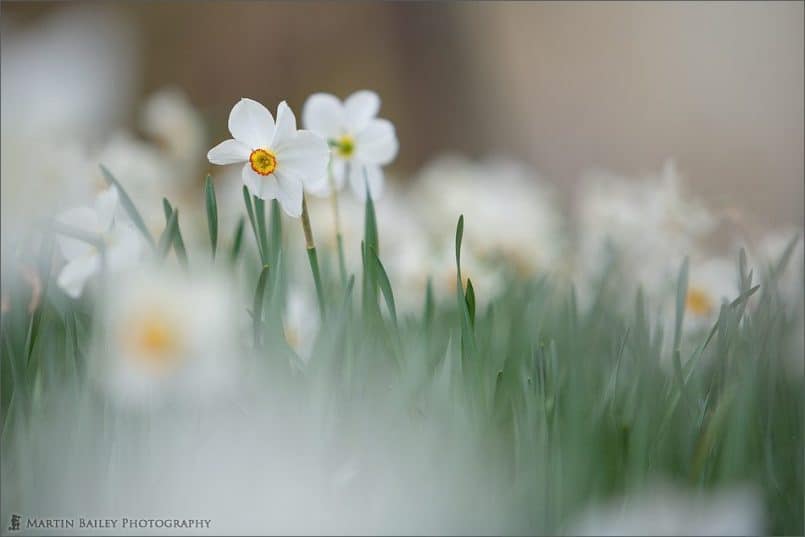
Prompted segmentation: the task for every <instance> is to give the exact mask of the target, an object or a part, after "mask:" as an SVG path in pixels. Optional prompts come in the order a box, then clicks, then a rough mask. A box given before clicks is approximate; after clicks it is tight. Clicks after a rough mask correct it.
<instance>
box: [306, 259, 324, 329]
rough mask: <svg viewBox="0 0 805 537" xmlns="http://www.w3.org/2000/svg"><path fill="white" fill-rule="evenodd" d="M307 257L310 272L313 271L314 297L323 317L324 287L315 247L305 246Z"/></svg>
mask: <svg viewBox="0 0 805 537" xmlns="http://www.w3.org/2000/svg"><path fill="white" fill-rule="evenodd" d="M307 258H308V261H309V262H310V272H312V273H313V283H314V284H315V285H316V297H317V298H318V301H319V313H320V314H321V316H322V317H324V289H323V288H322V284H321V272H320V271H319V257H318V255H316V249H315V248H307Z"/></svg>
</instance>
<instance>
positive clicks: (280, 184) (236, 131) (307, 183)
mask: <svg viewBox="0 0 805 537" xmlns="http://www.w3.org/2000/svg"><path fill="white" fill-rule="evenodd" d="M229 132H230V133H231V134H232V139H230V140H225V141H223V142H221V143H220V144H218V145H217V146H215V147H213V148H212V149H211V150H210V151H209V153H207V159H208V160H209V161H210V162H211V163H212V164H222V165H223V164H236V163H241V162H243V163H244V166H243V170H242V172H241V176H242V178H243V184H245V185H246V186H247V187H248V189H249V192H251V193H252V194H253V195H254V196H257V197H258V198H261V199H264V200H270V199H276V200H277V201H279V203H280V206H282V209H283V210H284V211H285V212H286V213H288V214H289V215H290V216H293V217H299V216H300V215H301V214H302V194H303V191H304V189H305V188H307V189H309V190H319V189H320V188H321V185H322V183H324V182H325V181H326V178H327V176H326V174H327V162H328V161H329V158H330V151H329V148H328V147H327V142H326V141H324V140H323V139H322V138H320V137H319V136H318V135H316V134H314V133H312V132H310V131H306V130H297V129H296V117H295V116H294V114H293V112H292V111H291V109H290V107H289V106H288V105H287V104H286V103H285V101H282V102H281V103H280V104H279V106H278V107H277V121H276V123H275V122H274V117H273V116H272V115H271V112H269V111H268V109H267V108H266V107H265V106H263V105H262V104H260V103H258V102H257V101H253V100H251V99H241V100H240V101H238V103H237V104H235V106H234V107H233V108H232V112H231V113H230V114H229Z"/></svg>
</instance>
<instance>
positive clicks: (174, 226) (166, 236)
mask: <svg viewBox="0 0 805 537" xmlns="http://www.w3.org/2000/svg"><path fill="white" fill-rule="evenodd" d="M178 222H179V210H178V209H174V210H173V211H172V212H171V215H170V218H168V223H167V225H166V226H165V230H164V231H163V232H162V235H161V236H160V237H159V247H158V248H157V253H158V254H159V257H160V258H161V259H164V258H165V256H167V255H168V250H170V247H171V246H172V245H173V243H174V241H175V240H176V233H177V230H178V229H179V226H178Z"/></svg>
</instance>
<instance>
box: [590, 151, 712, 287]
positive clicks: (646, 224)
mask: <svg viewBox="0 0 805 537" xmlns="http://www.w3.org/2000/svg"><path fill="white" fill-rule="evenodd" d="M680 182H681V181H680V179H679V176H678V175H677V172H676V168H675V166H674V165H673V163H672V162H670V161H669V162H668V163H666V164H665V166H664V167H663V169H662V171H661V172H660V173H659V174H652V175H649V176H647V177H645V178H643V179H641V180H629V179H626V178H623V177H619V176H616V175H612V174H609V173H606V172H594V173H591V174H588V175H587V177H586V178H585V181H584V183H583V185H582V187H581V188H580V190H579V197H578V200H577V204H576V210H577V216H578V221H579V225H578V233H579V247H578V249H577V256H576V264H577V266H576V269H577V270H578V274H577V276H578V277H577V282H578V283H579V284H581V285H580V287H579V291H580V292H581V295H580V299H581V300H582V301H583V302H586V301H587V299H588V298H591V297H592V296H593V295H594V290H593V289H591V288H588V287H590V286H591V285H593V284H594V282H597V281H599V280H600V279H601V278H602V277H604V276H605V275H606V274H609V275H610V276H616V277H620V278H623V279H624V283H627V284H628V285H635V286H636V285H637V284H639V285H641V286H642V287H643V289H644V291H645V292H646V293H647V294H648V295H649V296H650V297H652V298H655V299H662V297H664V296H665V295H667V293H668V292H669V290H672V289H673V288H674V285H675V282H676V276H677V272H678V271H679V266H680V264H681V263H682V260H683V259H684V258H685V256H695V255H696V254H697V252H698V251H699V250H700V248H701V246H702V243H703V241H704V239H705V238H706V237H707V236H708V234H709V233H710V232H711V231H712V229H713V227H714V225H715V220H714V218H713V217H712V216H711V214H710V213H709V212H708V211H707V210H706V209H705V208H704V207H702V206H701V205H700V204H698V203H697V202H696V201H695V200H691V199H690V198H688V197H686V196H684V195H683V194H684V192H683V191H682V189H681V188H680Z"/></svg>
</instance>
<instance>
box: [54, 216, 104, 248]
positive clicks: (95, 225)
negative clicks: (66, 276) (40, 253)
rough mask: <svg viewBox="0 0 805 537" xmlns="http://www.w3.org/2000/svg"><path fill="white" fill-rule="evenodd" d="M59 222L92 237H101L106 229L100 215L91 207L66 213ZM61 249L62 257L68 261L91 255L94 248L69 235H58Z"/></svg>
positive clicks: (58, 218)
mask: <svg viewBox="0 0 805 537" xmlns="http://www.w3.org/2000/svg"><path fill="white" fill-rule="evenodd" d="M57 220H58V221H59V222H60V223H62V224H64V225H65V226H66V227H69V228H73V229H75V230H78V231H84V232H86V233H89V234H92V235H100V234H101V233H103V232H104V231H106V230H105V229H103V228H102V226H101V224H100V222H99V220H98V214H97V213H96V212H95V211H93V210H92V209H90V208H89V207H80V208H77V209H70V210H69V211H65V212H63V213H62V214H60V215H59V216H58V217H57ZM58 242H59V248H60V249H61V252H62V255H63V256H64V258H65V259H66V260H68V261H70V260H73V259H77V258H80V257H86V256H88V255H90V253H91V252H92V250H93V246H92V245H91V244H89V243H87V242H85V241H82V240H80V239H74V238H72V237H68V236H67V235H61V234H58Z"/></svg>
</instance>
